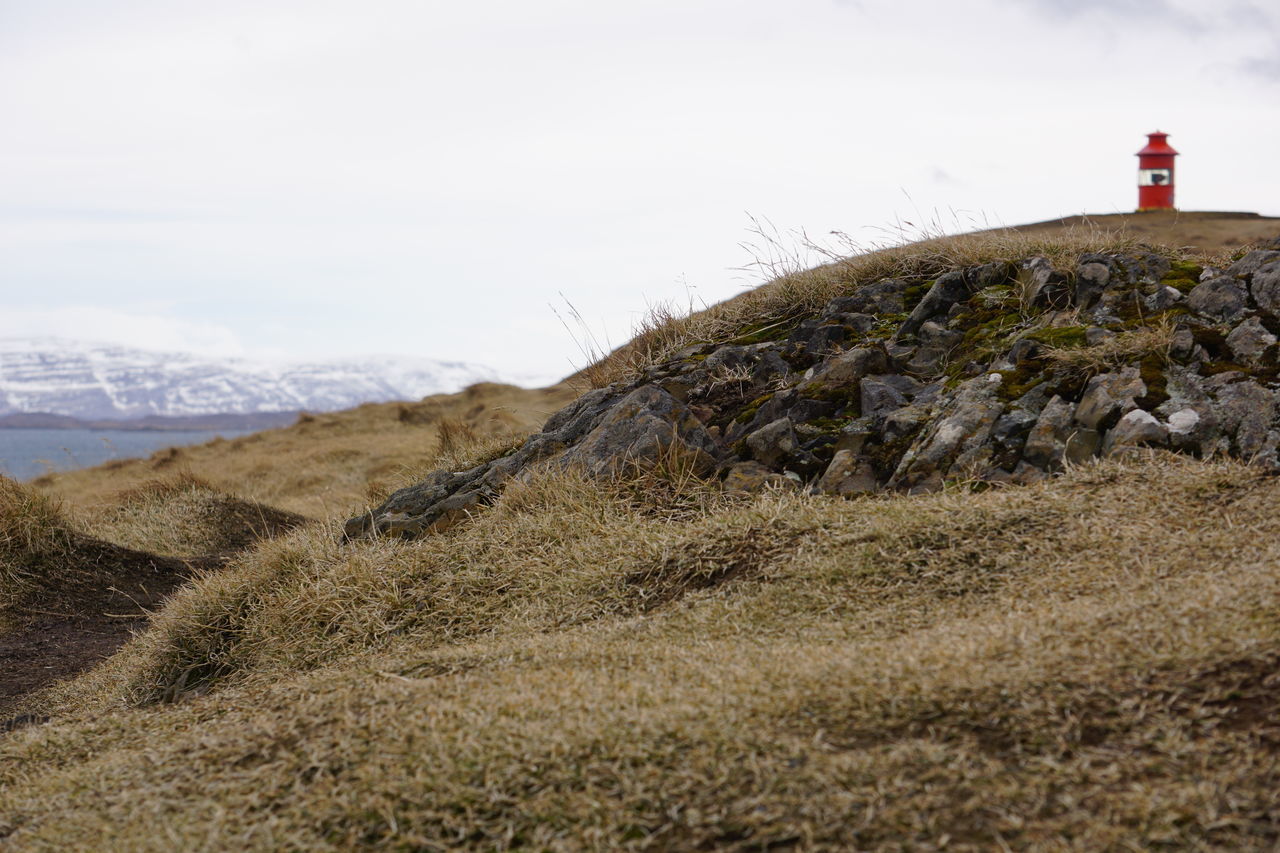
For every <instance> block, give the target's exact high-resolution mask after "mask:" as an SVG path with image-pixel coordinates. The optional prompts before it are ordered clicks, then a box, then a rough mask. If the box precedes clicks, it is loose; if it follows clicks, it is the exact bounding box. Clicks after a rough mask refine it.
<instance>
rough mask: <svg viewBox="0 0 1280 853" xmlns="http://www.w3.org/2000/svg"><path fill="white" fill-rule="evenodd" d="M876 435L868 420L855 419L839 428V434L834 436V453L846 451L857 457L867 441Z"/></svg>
mask: <svg viewBox="0 0 1280 853" xmlns="http://www.w3.org/2000/svg"><path fill="white" fill-rule="evenodd" d="M876 435H877V433H876V430H875V429H874V428H873V427H872V426H871V420H870V419H869V418H855V419H854V420H852V421H849V423H847V424H845V425H844V426H843V427H841V428H840V434H839V435H837V436H836V444H835V448H836V452H839V451H841V450H848V451H849V452H850V453H852V454H854V455H855V456H857V455H858V454H860V453H862V448H863V447H865V446H866V443H867V441H868V440H870V439H871V438H873V437H875V436H876Z"/></svg>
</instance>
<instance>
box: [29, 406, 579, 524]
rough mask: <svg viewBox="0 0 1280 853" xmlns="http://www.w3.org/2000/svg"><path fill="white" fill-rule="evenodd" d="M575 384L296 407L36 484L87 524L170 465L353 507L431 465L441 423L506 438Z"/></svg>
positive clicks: (309, 503)
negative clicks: (293, 413) (275, 421)
mask: <svg viewBox="0 0 1280 853" xmlns="http://www.w3.org/2000/svg"><path fill="white" fill-rule="evenodd" d="M577 393H578V391H576V390H575V389H574V388H572V387H569V386H565V385H557V386H553V387H551V388H547V389H540V390H526V389H523V388H516V387H514V386H510V385H495V384H492V383H484V384H480V385H476V386H472V387H471V388H468V389H466V390H464V391H461V392H459V393H457V394H440V395H436V396H434V397H428V398H426V399H425V400H422V401H421V402H418V403H377V404H368V405H364V406H360V407H359V408H356V409H351V410H349V411H345V412H333V413H328V414H317V415H303V416H302V417H301V418H300V419H299V422H298V423H297V424H295V425H293V426H291V427H286V428H284V429H276V430H267V431H264V432H259V433H254V434H252V435H247V436H241V437H239V438H234V439H230V440H215V441H213V442H210V443H208V444H204V445H200V446H196V447H181V448H173V449H171V450H167V451H161V452H159V453H156V454H153V455H152V456H151V457H150V458H149V459H140V460H126V461H118V462H112V463H108V464H107V465H104V466H100V467H98V468H92V469H85V470H81V471H68V472H65V473H57V474H50V475H46V476H43V477H39V478H37V479H36V480H35V485H37V486H38V487H39V488H40V489H41V490H42V491H44V492H46V493H48V494H51V495H55V496H57V497H59V498H60V499H62V500H63V502H64V503H65V504H66V505H67V507H68V511H69V512H71V513H72V515H73V516H74V517H76V518H77V519H79V520H81V521H82V522H83V523H84V524H85V525H86V526H88V527H93V526H94V525H95V524H97V523H98V521H99V520H100V518H101V517H102V516H103V515H104V514H109V513H111V512H113V511H114V509H115V504H116V503H117V498H118V496H119V495H120V493H121V492H125V491H127V490H129V489H134V488H138V487H140V486H142V485H144V484H145V483H147V482H149V481H152V480H156V479H157V478H165V477H171V476H174V475H175V474H178V473H185V474H189V475H191V476H194V477H196V478H198V479H199V480H201V481H203V482H205V483H207V484H208V485H209V486H210V488H213V489H215V490H218V491H220V492H224V493H228V494H234V495H238V496H240V497H241V498H243V499H244V500H247V501H253V502H255V503H261V504H265V505H267V506H272V507H277V508H279V509H282V510H287V511H289V512H294V513H298V514H300V515H304V516H307V517H309V518H336V517H339V516H348V515H354V514H357V513H359V512H360V511H361V510H362V509H363V508H365V507H366V506H367V505H368V504H369V503H376V502H378V501H379V500H380V499H381V498H382V497H384V496H385V495H386V494H388V493H389V492H390V491H391V490H392V489H393V488H398V487H400V486H403V485H406V484H408V483H409V482H412V478H413V477H414V476H415V475H416V474H417V473H418V472H421V471H422V470H424V469H426V468H427V467H428V466H430V465H431V463H432V462H433V461H434V460H435V458H436V456H437V455H438V453H439V451H440V434H441V427H442V425H444V428H445V429H446V430H448V429H452V430H453V431H454V432H455V433H458V431H459V430H465V431H468V432H469V433H470V434H471V435H472V436H473V437H475V438H477V439H481V440H485V441H489V440H494V441H504V440H506V441H509V440H511V438H512V437H513V436H517V435H523V434H526V433H528V432H531V431H532V430H534V429H536V428H537V427H538V426H540V425H541V424H542V422H543V421H545V420H546V418H547V417H548V416H549V415H550V414H551V413H552V412H554V411H556V410H557V409H559V408H561V407H562V406H564V405H566V404H567V403H568V402H570V401H571V400H572V399H573V398H574V397H575V396H577ZM458 437H461V435H460V433H459V434H458V435H455V438H458Z"/></svg>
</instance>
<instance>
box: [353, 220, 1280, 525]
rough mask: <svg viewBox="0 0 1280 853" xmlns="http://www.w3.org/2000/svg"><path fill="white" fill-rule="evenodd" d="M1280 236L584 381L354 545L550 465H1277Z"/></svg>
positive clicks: (837, 304) (811, 473)
mask: <svg viewBox="0 0 1280 853" xmlns="http://www.w3.org/2000/svg"><path fill="white" fill-rule="evenodd" d="M1278 336H1280V240H1275V241H1272V242H1271V243H1270V244H1266V245H1263V246H1262V247H1260V248H1257V249H1254V250H1252V251H1249V252H1248V253H1246V254H1244V255H1243V256H1242V257H1240V258H1239V259H1238V260H1236V261H1235V262H1234V263H1233V264H1232V265H1231V266H1230V267H1228V268H1226V269H1216V268H1212V267H1202V266H1200V265H1198V264H1195V263H1192V262H1189V261H1185V260H1177V259H1171V258H1170V257H1168V256H1166V255H1164V254H1161V253H1157V252H1155V251H1133V252H1127V253H1123V254H1100V253H1089V254H1084V255H1081V256H1079V258H1078V259H1077V262H1076V263H1075V265H1074V267H1072V268H1069V269H1056V268H1054V266H1053V264H1052V263H1051V262H1050V261H1049V260H1048V259H1047V258H1044V257H1029V258H1024V259H1021V260H1019V261H1016V262H1015V261H995V262H991V263H987V264H983V265H979V266H971V267H967V268H962V269H953V270H950V271H948V272H946V273H944V274H942V275H940V276H938V277H937V278H936V279H931V280H925V279H912V278H890V279H882V280H879V281H874V282H871V283H867V284H863V285H861V286H858V287H855V288H852V289H851V290H850V292H849V293H847V294H846V295H843V296H840V297H838V298H835V299H833V300H831V301H830V302H829V303H828V304H827V305H826V306H825V307H824V308H823V309H821V311H819V312H817V313H816V314H811V315H809V316H794V317H788V318H786V319H785V320H784V321H783V322H771V323H769V324H762V325H760V326H758V327H755V328H747V329H743V330H741V333H740V335H739V337H738V338H736V339H734V340H733V341H730V342H728V343H723V344H702V345H695V346H690V347H687V348H686V349H684V350H682V351H680V352H678V353H675V354H674V355H673V356H672V357H671V358H670V360H668V361H666V362H665V363H662V364H658V365H655V366H652V367H650V368H648V369H647V370H645V371H644V373H643V375H642V376H640V377H638V378H636V379H633V380H631V381H627V382H621V383H615V384H613V385H610V386H607V387H604V388H599V389H596V390H593V391H591V392H589V393H587V394H585V395H583V396H582V397H580V398H579V399H578V400H576V401H575V402H574V403H572V404H571V405H569V406H568V407H566V408H564V409H562V410H561V411H559V412H557V413H556V414H555V415H553V416H552V417H551V418H550V420H548V421H547V423H546V425H545V426H544V427H543V429H542V431H541V432H539V433H537V434H535V435H533V436H531V437H530V438H528V439H527V440H526V441H525V442H524V443H523V444H522V445H521V446H519V447H518V448H515V449H513V450H512V451H510V452H509V453H507V454H506V455H504V456H501V457H498V458H496V459H492V460H490V461H488V462H485V463H484V464H482V465H478V466H476V467H474V468H472V469H470V470H467V471H461V472H452V471H438V472H436V473H434V474H432V475H431V476H430V477H428V478H427V479H426V480H425V481H423V482H422V483H419V484H417V485H414V486H411V487H409V488H406V489H402V490H400V491H398V492H396V493H395V494H393V495H392V496H391V497H390V498H389V499H388V500H387V501H386V502H385V503H383V504H382V505H381V506H379V507H377V508H375V509H373V510H372V511H370V512H369V513H367V514H365V515H362V516H358V517H356V518H353V519H351V520H350V521H349V522H347V525H346V535H347V536H348V537H358V536H365V535H371V534H382V535H392V536H401V537H413V536H417V535H421V534H424V533H427V532H429V531H434V530H441V529H444V528H445V527H447V526H449V525H451V524H453V523H455V522H457V521H458V520H460V519H462V518H465V517H466V515H467V513H468V512H470V511H471V510H472V509H474V508H476V507H477V506H480V505H483V504H485V503H487V502H490V501H492V500H493V499H494V498H495V497H496V495H497V494H498V493H499V492H500V491H501V489H502V487H503V485H504V484H505V483H506V482H508V481H509V480H511V479H512V478H516V477H528V476H531V475H532V473H533V472H534V471H535V470H537V469H538V466H559V467H569V466H575V467H579V468H581V469H583V470H585V471H586V472H588V473H589V474H591V475H594V476H611V475H613V474H616V473H619V472H621V471H623V470H625V469H629V468H637V469H644V468H652V467H654V466H657V465H662V464H679V465H681V466H686V467H687V468H688V469H689V470H692V471H693V472H695V473H696V474H698V475H699V476H702V477H708V478H711V477H715V478H719V479H720V480H721V481H722V483H723V485H724V487H725V488H726V489H728V490H732V491H739V492H751V491H756V490H760V489H763V488H769V487H776V488H797V489H806V490H808V491H810V492H812V493H815V494H829V495H842V496H852V495H859V494H867V493H872V492H880V491H897V492H906V493H914V492H923V491H930V490H935V489H938V488H941V487H942V485H943V483H944V482H945V481H947V480H961V479H963V480H979V481H989V482H1001V483H1030V482H1034V481H1036V480H1039V479H1042V478H1044V477H1047V476H1050V475H1052V474H1053V473H1054V472H1056V471H1059V470H1061V469H1062V467H1063V466H1064V465H1068V464H1073V463H1081V462H1084V461H1086V460H1088V459H1091V458H1094V457H1099V456H1104V457H1105V456H1115V455H1119V454H1125V453H1131V452H1134V451H1135V449H1139V448H1149V447H1153V448H1166V449H1170V450H1173V451H1177V452H1184V453H1189V454H1194V455H1196V456H1200V457H1210V456H1215V455H1230V456H1233V457H1237V458H1241V459H1244V460H1247V461H1249V462H1251V463H1254V464H1257V465H1261V466H1265V467H1267V468H1271V469H1280V455H1278V448H1280V345H1278V344H1277V340H1278Z"/></svg>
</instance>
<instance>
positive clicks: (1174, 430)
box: [1169, 408, 1200, 436]
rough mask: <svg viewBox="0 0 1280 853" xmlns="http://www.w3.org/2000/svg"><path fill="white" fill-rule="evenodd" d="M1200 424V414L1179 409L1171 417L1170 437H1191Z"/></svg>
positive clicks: (1190, 410)
mask: <svg viewBox="0 0 1280 853" xmlns="http://www.w3.org/2000/svg"><path fill="white" fill-rule="evenodd" d="M1199 423H1200V413H1199V412H1197V411H1196V410H1195V409H1191V408H1187V409H1179V410H1178V411H1176V412H1174V413H1173V414H1172V415H1169V434H1170V435H1178V436H1182V435H1189V434H1190V433H1191V432H1192V430H1194V429H1195V428H1196V426H1197V425H1199Z"/></svg>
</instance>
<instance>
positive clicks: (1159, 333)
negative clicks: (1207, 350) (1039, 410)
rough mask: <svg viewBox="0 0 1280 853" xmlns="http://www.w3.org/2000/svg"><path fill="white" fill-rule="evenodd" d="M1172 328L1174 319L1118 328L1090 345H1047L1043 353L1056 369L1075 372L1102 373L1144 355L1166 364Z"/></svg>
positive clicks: (1175, 329)
mask: <svg viewBox="0 0 1280 853" xmlns="http://www.w3.org/2000/svg"><path fill="white" fill-rule="evenodd" d="M1176 331H1177V326H1176V325H1175V324H1174V323H1172V322H1168V321H1161V322H1158V323H1153V324H1151V325H1149V326H1142V327H1140V328H1137V329H1134V330H1132V331H1128V332H1121V333H1119V334H1117V335H1115V336H1114V337H1110V338H1107V339H1106V340H1104V341H1101V342H1100V343H1097V344H1095V345H1093V346H1090V347H1051V348H1049V349H1048V350H1046V351H1045V354H1044V355H1045V357H1046V358H1048V359H1049V361H1050V362H1051V363H1052V364H1053V365H1054V366H1055V367H1057V368H1058V369H1060V370H1064V371H1066V372H1068V373H1074V374H1077V375H1079V376H1092V375H1094V374H1097V373H1105V372H1106V371H1108V370H1114V369H1117V368H1119V367H1122V366H1124V365H1126V364H1133V363H1134V362H1139V361H1142V360H1143V359H1144V358H1147V357H1148V356H1156V357H1157V358H1159V359H1160V361H1161V363H1163V364H1167V363H1168V362H1169V360H1170V359H1169V349H1170V347H1171V346H1172V345H1173V335H1174V333H1175V332H1176Z"/></svg>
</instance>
